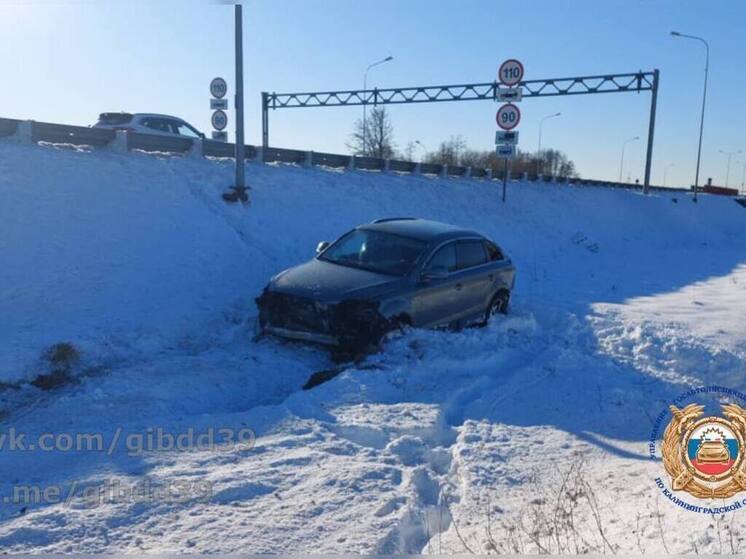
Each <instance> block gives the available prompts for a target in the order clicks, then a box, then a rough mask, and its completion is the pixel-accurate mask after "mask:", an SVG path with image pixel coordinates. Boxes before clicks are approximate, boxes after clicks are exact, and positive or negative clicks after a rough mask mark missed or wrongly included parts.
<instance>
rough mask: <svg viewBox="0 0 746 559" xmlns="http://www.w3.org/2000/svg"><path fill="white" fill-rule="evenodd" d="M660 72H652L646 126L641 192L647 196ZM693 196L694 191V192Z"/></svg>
mask: <svg viewBox="0 0 746 559" xmlns="http://www.w3.org/2000/svg"><path fill="white" fill-rule="evenodd" d="M659 76H660V72H659V71H658V70H657V69H656V70H654V71H653V95H652V98H651V99H650V125H649V126H648V149H647V152H646V154H645V182H644V183H643V187H642V188H643V192H644V193H645V194H647V193H648V192H649V191H650V167H651V166H652V164H653V136H654V135H655V109H656V105H657V104H658V78H659ZM694 195H695V196H696V195H697V194H696V190H695V194H694Z"/></svg>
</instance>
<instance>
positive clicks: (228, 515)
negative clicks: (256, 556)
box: [0, 143, 746, 553]
mask: <svg viewBox="0 0 746 559" xmlns="http://www.w3.org/2000/svg"><path fill="white" fill-rule="evenodd" d="M231 175H232V166H231V163H230V162H227V161H206V160H202V159H197V158H188V157H187V158H178V157H168V156H153V155H145V154H128V155H122V154H115V153H111V152H107V151H96V152H91V151H88V150H79V149H73V148H69V147H59V146H58V147H49V146H48V147H31V146H20V145H14V144H11V143H0V317H2V320H1V321H0V340H1V341H2V348H1V349H2V352H1V353H0V381H2V382H3V383H5V384H6V386H5V388H4V389H3V391H2V392H0V398H1V399H2V401H1V402H0V404H1V405H2V409H3V413H4V415H3V419H2V426H1V428H0V433H1V434H7V433H9V431H10V429H11V428H13V429H15V431H16V432H18V433H24V434H25V436H26V439H27V440H28V441H35V440H38V437H39V435H42V434H44V433H52V434H54V435H56V436H58V438H59V436H60V435H63V437H62V440H64V435H66V434H70V435H72V436H73V437H74V436H75V435H76V434H80V433H96V434H100V435H101V436H102V438H103V439H104V440H105V442H106V443H107V445H106V446H107V448H108V446H109V443H111V447H112V451H111V452H104V451H90V450H74V449H73V450H70V451H63V450H57V451H53V452H46V451H41V450H38V449H37V450H33V451H31V450H27V451H19V450H10V449H9V448H8V446H7V445H8V442H7V441H6V442H5V443H4V444H5V446H0V473H1V474H2V475H1V476H0V498H2V499H4V502H3V506H2V507H0V549H2V550H3V551H9V552H10V551H12V552H30V551H47V552H113V551H129V552H138V551H149V552H176V551H193V552H252V553H261V552H315V553H321V552H380V553H387V552H416V553H418V552H426V553H469V552H474V553H488V552H495V551H497V552H503V553H508V552H540V551H553V552H556V551H566V552H574V551H584V550H586V551H588V550H589V551H595V552H599V553H600V552H604V551H606V552H608V551H611V550H612V549H613V550H615V551H616V550H621V551H626V552H630V553H635V552H642V551H645V552H663V551H671V552H693V551H698V552H715V553H716V552H725V551H729V550H730V549H731V548H730V547H729V546H730V543H729V542H731V541H733V542H736V543H738V542H740V538H742V537H744V535H740V534H736V531H737V528H736V527H735V526H736V525H737V524H738V517H737V518H736V521H735V522H733V519H731V518H730V517H728V518H726V519H724V520H720V519H714V520H713V519H712V518H710V517H705V516H697V515H695V514H694V513H687V512H683V511H681V510H680V509H679V508H677V507H675V506H674V505H672V504H671V503H669V502H667V501H665V500H663V498H662V497H661V496H660V493H659V492H658V490H657V488H656V486H655V483H654V479H655V478H656V477H659V476H661V475H663V474H664V472H663V468H662V465H661V464H660V462H656V461H651V460H649V459H648V458H647V439H648V437H649V434H650V430H651V428H652V424H653V420H654V418H655V416H657V414H658V413H659V412H660V410H661V409H662V408H663V407H665V405H666V403H667V402H668V401H669V400H670V399H671V398H673V397H675V396H677V395H678V394H680V393H681V392H683V391H684V390H685V389H686V387H687V386H688V385H690V384H712V383H716V384H720V385H724V386H729V387H732V388H738V389H742V390H744V389H746V380H745V379H744V374H743V373H744V358H745V357H746V329H744V322H745V320H744V317H746V209H744V208H742V207H740V206H738V205H737V204H735V203H734V202H733V201H732V200H729V199H727V198H720V197H713V196H702V197H701V199H700V202H699V204H696V205H695V204H693V203H691V202H690V200H689V198H688V197H687V196H686V195H682V194H681V193H655V194H652V195H651V196H649V197H645V196H643V195H641V194H639V193H634V192H628V191H622V190H612V189H601V188H589V187H570V186H558V185H539V184H522V183H519V182H514V183H512V184H511V185H510V186H509V191H508V202H507V204H502V203H501V202H500V199H499V186H498V184H497V183H490V182H486V181H479V180H467V179H452V180H443V179H435V178H427V177H410V176H397V175H393V174H392V175H381V174H379V173H366V172H354V173H349V172H336V171H330V170H323V169H301V168H297V167H293V166H258V165H254V164H251V165H250V166H249V170H248V180H249V183H250V185H251V187H252V190H251V196H252V205H251V206H250V207H248V208H244V207H240V206H235V205H234V206H229V205H226V204H225V203H224V202H223V201H222V200H221V199H220V194H221V193H222V192H223V191H224V190H225V188H226V186H227V185H230V184H231ZM390 215H417V216H420V217H426V218H432V219H438V220H442V221H448V222H453V223H457V224H462V225H465V226H470V227H473V228H476V229H478V230H480V231H482V232H483V233H485V234H486V235H488V236H490V237H492V238H494V239H495V240H496V241H498V242H499V243H500V244H501V245H502V246H503V247H504V248H505V249H506V250H507V251H508V252H509V253H510V255H511V256H512V258H513V259H514V261H515V262H516V266H517V268H518V279H517V286H516V290H515V293H514V297H513V301H512V310H511V313H510V314H509V315H508V316H506V317H498V318H496V319H495V320H493V321H492V323H491V324H490V325H489V326H488V327H486V328H483V329H469V330H465V331H462V332H457V333H448V332H430V331H410V332H406V333H404V334H403V335H400V336H398V337H395V338H394V339H392V340H390V342H389V343H388V344H387V346H386V348H385V350H384V351H383V352H381V353H379V354H377V355H374V356H371V357H369V358H368V359H367V360H366V361H365V362H363V363H360V364H358V365H355V366H350V367H349V368H347V369H346V370H345V371H344V372H343V373H342V374H341V375H339V376H338V377H336V378H335V379H333V380H332V381H330V382H327V383H325V384H323V385H321V386H319V387H317V388H315V389H313V390H310V391H301V390H300V387H301V386H302V384H303V383H304V382H305V380H306V378H307V377H308V375H309V374H310V373H311V372H314V371H318V370H322V369H325V368H328V367H331V366H332V364H331V363H330V361H329V358H328V356H327V355H326V354H325V353H324V352H322V351H320V350H317V349H311V348H306V347H303V346H294V345H283V344H279V343H276V342H273V341H271V340H262V341H260V342H258V343H255V342H251V336H252V334H253V322H254V321H253V319H254V315H255V313H256V311H255V308H254V305H253V298H254V297H255V296H257V294H258V293H259V291H260V290H261V288H262V287H263V285H264V283H265V282H266V280H267V279H268V278H269V277H270V276H271V275H273V274H275V273H276V272H278V271H279V270H281V269H283V268H286V267H288V266H291V265H293V264H296V263H299V262H301V261H303V260H306V259H308V258H310V257H311V256H312V254H313V251H314V247H315V245H316V243H317V242H318V241H319V240H325V239H333V238H335V237H337V236H338V235H340V234H341V233H343V232H344V231H346V230H348V229H349V228H351V227H353V226H354V225H357V224H358V223H361V222H366V221H370V220H372V219H374V218H377V217H382V216H390ZM58 343H69V344H72V346H74V347H75V348H76V349H77V351H78V352H79V354H80V359H79V360H78V361H76V362H74V363H73V364H72V365H71V371H72V374H73V375H74V377H75V379H74V380H75V381H74V382H72V383H69V384H66V385H64V386H63V387H60V388H57V389H55V390H51V391H44V390H40V389H38V388H35V387H34V386H32V385H30V384H28V381H30V380H32V379H34V378H35V377H37V376H38V375H40V374H44V373H46V372H49V370H50V369H51V368H52V365H51V364H50V363H49V359H48V353H47V351H48V349H49V348H50V347H51V346H53V345H54V344H58ZM45 355H46V357H45ZM159 428H160V429H162V430H164V431H165V432H167V433H170V434H173V435H178V434H183V433H187V432H188V431H189V430H190V429H191V430H192V431H193V432H194V433H197V434H199V433H207V432H208V431H209V430H210V429H215V430H217V429H232V430H234V432H235V433H237V432H239V431H240V430H241V429H251V430H252V431H253V433H255V435H256V437H257V438H256V441H255V443H254V444H253V445H238V446H237V447H235V448H232V449H230V450H226V449H225V448H204V447H200V448H199V449H193V450H190V451H179V450H170V451H169V450H152V451H145V452H130V451H131V450H132V447H133V445H132V444H130V445H129V446H128V445H127V444H125V442H126V441H127V440H130V441H135V442H136V441H137V440H138V439H137V438H136V436H137V435H142V434H145V435H147V434H148V433H150V434H152V433H154V432H155V431H156V430H157V429H159ZM132 437H134V438H132ZM115 439H116V441H115ZM114 442H115V443H116V444H114ZM0 444H3V443H1V442H0ZM137 482H139V483H141V484H144V483H146V482H147V483H150V484H151V486H154V487H157V488H164V487H165V488H169V489H171V490H172V491H171V493H169V494H168V495H162V494H161V495H156V496H151V498H143V497H142V496H140V498H135V497H132V498H126V497H124V496H121V495H120V496H119V497H117V498H100V499H98V500H95V502H94V499H92V497H91V494H92V492H93V491H96V490H97V489H98V488H100V487H106V484H107V483H108V484H110V485H111V484H112V483H118V484H120V487H127V486H128V484H135V483H137ZM178 484H181V485H178ZM19 486H29V487H38V488H40V490H41V491H44V490H45V489H49V488H52V489H54V488H59V490H60V491H61V493H62V494H63V496H64V497H68V494H70V496H69V498H63V499H61V501H63V502H55V501H59V500H60V499H54V498H53V497H54V495H53V494H52V495H47V496H46V498H43V499H40V502H38V503H32V504H29V503H26V502H19V503H13V502H10V501H12V499H8V496H10V495H12V493H13V491H14V487H15V488H17V487H19ZM176 486H178V487H179V488H180V492H175V491H174V487H176ZM52 493H53V491H52ZM175 493H177V494H175ZM558 511H564V513H563V514H560V513H559V512H558ZM550 529H551V530H553V531H552V532H551V534H550V533H549V531H548V530H550ZM734 545H735V544H734Z"/></svg>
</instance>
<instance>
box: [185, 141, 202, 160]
mask: <svg viewBox="0 0 746 559" xmlns="http://www.w3.org/2000/svg"><path fill="white" fill-rule="evenodd" d="M203 145H204V144H203V142H202V138H194V139H193V140H192V147H190V148H189V150H188V151H187V155H189V156H190V157H202V156H203V155H204V152H203V149H202V146H203Z"/></svg>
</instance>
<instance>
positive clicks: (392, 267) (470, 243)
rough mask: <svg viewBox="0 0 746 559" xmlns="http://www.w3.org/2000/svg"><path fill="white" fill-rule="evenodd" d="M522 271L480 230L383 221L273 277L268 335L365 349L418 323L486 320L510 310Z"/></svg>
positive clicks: (265, 315) (263, 323)
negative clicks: (514, 287)
mask: <svg viewBox="0 0 746 559" xmlns="http://www.w3.org/2000/svg"><path fill="white" fill-rule="evenodd" d="M514 279H515V267H514V266H513V263H512V262H511V260H510V258H508V256H507V255H506V254H505V253H504V252H503V251H502V250H501V249H500V247H499V246H498V245H497V244H495V243H494V242H492V241H490V240H489V239H487V238H485V237H484V236H483V235H480V234H479V233H477V232H476V231H471V230H469V229H463V228H461V227H456V226H453V225H448V224H446V223H440V222H437V221H429V220H425V219H416V218H388V219H379V220H376V221H374V222H372V223H368V224H365V225H360V226H358V227H356V228H355V229H353V230H352V231H350V232H348V233H345V234H344V235H342V237H340V238H339V239H338V240H337V241H335V242H334V243H331V244H330V243H328V242H320V243H319V245H318V247H317V255H316V257H315V258H314V259H313V260H310V261H308V262H306V263H305V264H301V265H300V266H296V267H294V268H290V269H288V270H285V271H284V272H281V273H279V274H277V275H276V276H275V277H273V278H272V279H271V280H270V282H269V284H268V285H267V287H266V288H265V289H264V291H263V293H262V295H261V296H260V297H259V298H257V300H256V302H257V306H258V308H259V326H260V328H261V330H262V332H264V333H269V334H273V335H276V336H280V337H284V338H290V339H295V340H303V341H309V342H316V343H321V344H325V345H330V346H336V347H340V348H348V349H356V350H361V349H364V348H366V347H370V346H371V345H373V346H374V345H376V344H377V343H378V342H379V341H380V339H381V338H382V337H383V336H384V335H385V334H386V333H388V332H390V331H392V330H394V329H397V328H400V327H402V326H405V325H408V326H413V327H416V328H438V327H451V328H459V327H462V326H466V325H470V324H475V323H479V324H482V323H486V322H487V321H488V320H489V318H490V316H492V315H493V314H496V313H505V312H507V308H508V302H509V300H510V294H511V290H512V289H513V283H514Z"/></svg>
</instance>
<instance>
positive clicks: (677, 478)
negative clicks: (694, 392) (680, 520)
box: [661, 404, 746, 499]
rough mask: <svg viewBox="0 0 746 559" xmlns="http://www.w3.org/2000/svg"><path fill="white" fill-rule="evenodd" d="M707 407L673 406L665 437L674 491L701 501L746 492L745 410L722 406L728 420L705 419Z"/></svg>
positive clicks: (666, 460)
mask: <svg viewBox="0 0 746 559" xmlns="http://www.w3.org/2000/svg"><path fill="white" fill-rule="evenodd" d="M704 408H705V407H704V406H702V405H699V404H689V405H688V406H686V407H684V408H681V409H679V408H677V407H676V406H670V407H669V409H670V410H671V414H672V416H673V417H672V418H671V422H670V423H669V424H668V426H667V427H666V431H665V432H664V434H663V442H662V444H661V454H662V456H663V466H664V467H665V469H666V472H667V473H668V475H670V476H671V486H672V488H673V490H674V491H686V492H687V493H689V494H690V495H693V496H694V497H698V498H701V499H726V498H728V497H731V496H733V495H735V494H736V493H738V492H739V491H744V490H746V460H744V454H745V451H746V449H745V448H744V438H745V437H746V409H744V408H742V407H741V406H739V405H738V404H723V405H721V409H722V411H723V415H724V416H725V417H726V418H727V419H725V418H723V417H717V416H709V417H702V415H704V414H703V410H704Z"/></svg>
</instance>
